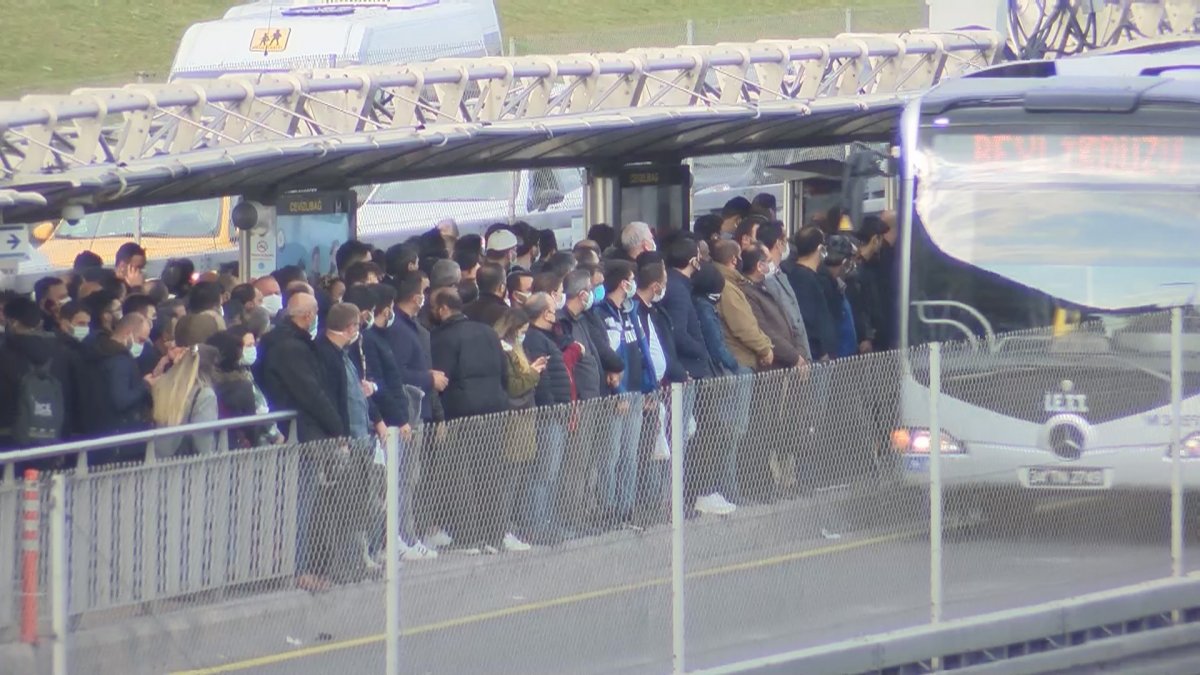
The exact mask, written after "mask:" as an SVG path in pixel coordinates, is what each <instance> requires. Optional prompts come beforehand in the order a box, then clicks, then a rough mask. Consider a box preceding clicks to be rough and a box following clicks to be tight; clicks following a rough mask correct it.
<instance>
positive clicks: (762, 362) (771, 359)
mask: <svg viewBox="0 0 1200 675" xmlns="http://www.w3.org/2000/svg"><path fill="white" fill-rule="evenodd" d="M772 363H775V350H773V349H768V350H767V353H766V354H763V355H762V356H760V357H758V367H759V368H769V367H770V366H771V364H772Z"/></svg>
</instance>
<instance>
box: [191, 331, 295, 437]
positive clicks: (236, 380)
mask: <svg viewBox="0 0 1200 675" xmlns="http://www.w3.org/2000/svg"><path fill="white" fill-rule="evenodd" d="M208 345H209V346H211V347H213V348H214V349H216V350H217V352H218V354H219V356H218V358H217V366H216V370H215V372H214V373H213V391H214V392H215V393H216V395H217V410H218V414H219V415H220V418H221V419H233V418H238V417H253V416H254V415H265V414H267V413H269V412H271V410H270V406H268V405H267V399H266V398H265V397H264V396H263V395H262V392H261V391H260V390H259V389H258V386H257V385H256V384H255V383H254V378H253V377H252V376H251V375H250V368H252V367H253V366H254V364H255V362H256V361H257V360H258V347H257V342H256V341H255V339H254V334H253V333H251V332H250V331H249V329H248V328H247V326H245V325H240V326H236V327H234V328H231V329H229V330H227V331H222V332H220V333H217V334H215V335H213V336H212V337H210V338H209V339H208ZM282 440H283V434H281V433H280V432H279V429H277V428H276V427H275V426H274V425H270V424H268V425H263V426H254V427H244V428H239V429H230V430H229V447H230V448H256V447H261V446H264V445H270V444H273V443H278V442H280V441H282Z"/></svg>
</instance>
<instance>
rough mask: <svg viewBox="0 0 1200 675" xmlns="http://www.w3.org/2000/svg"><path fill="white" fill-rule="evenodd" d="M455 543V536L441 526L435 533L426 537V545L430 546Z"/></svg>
mask: <svg viewBox="0 0 1200 675" xmlns="http://www.w3.org/2000/svg"><path fill="white" fill-rule="evenodd" d="M453 543H454V538H453V537H451V536H450V535H449V534H447V533H446V531H445V530H443V529H442V528H440V527H439V528H438V529H437V530H436V531H435V532H434V533H433V534H431V535H429V536H428V537H425V545H426V546H428V547H429V548H446V547H447V546H449V545H450V544H453Z"/></svg>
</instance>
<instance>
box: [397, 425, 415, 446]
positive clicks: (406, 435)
mask: <svg viewBox="0 0 1200 675" xmlns="http://www.w3.org/2000/svg"><path fill="white" fill-rule="evenodd" d="M412 437H413V429H412V425H411V424H405V425H404V426H402V427H400V438H401V440H403V441H404V442H405V443H408V442H410V441H412Z"/></svg>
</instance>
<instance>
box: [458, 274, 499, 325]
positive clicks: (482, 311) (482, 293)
mask: <svg viewBox="0 0 1200 675" xmlns="http://www.w3.org/2000/svg"><path fill="white" fill-rule="evenodd" d="M475 283H476V284H478V285H479V297H478V298H477V299H476V300H475V302H472V303H471V304H469V305H467V306H466V307H464V308H463V314H465V315H466V316H467V318H468V319H470V320H472V321H478V322H480V323H486V324H487V325H489V326H495V325H496V322H497V321H499V320H500V317H501V316H504V312H505V311H506V310H507V309H508V303H506V302H505V301H504V296H505V295H506V294H507V293H508V286H506V285H505V283H504V268H503V267H501V266H500V265H498V264H496V263H492V262H490V263H484V264H483V265H482V266H480V268H479V272H478V273H477V274H476V275H475Z"/></svg>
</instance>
